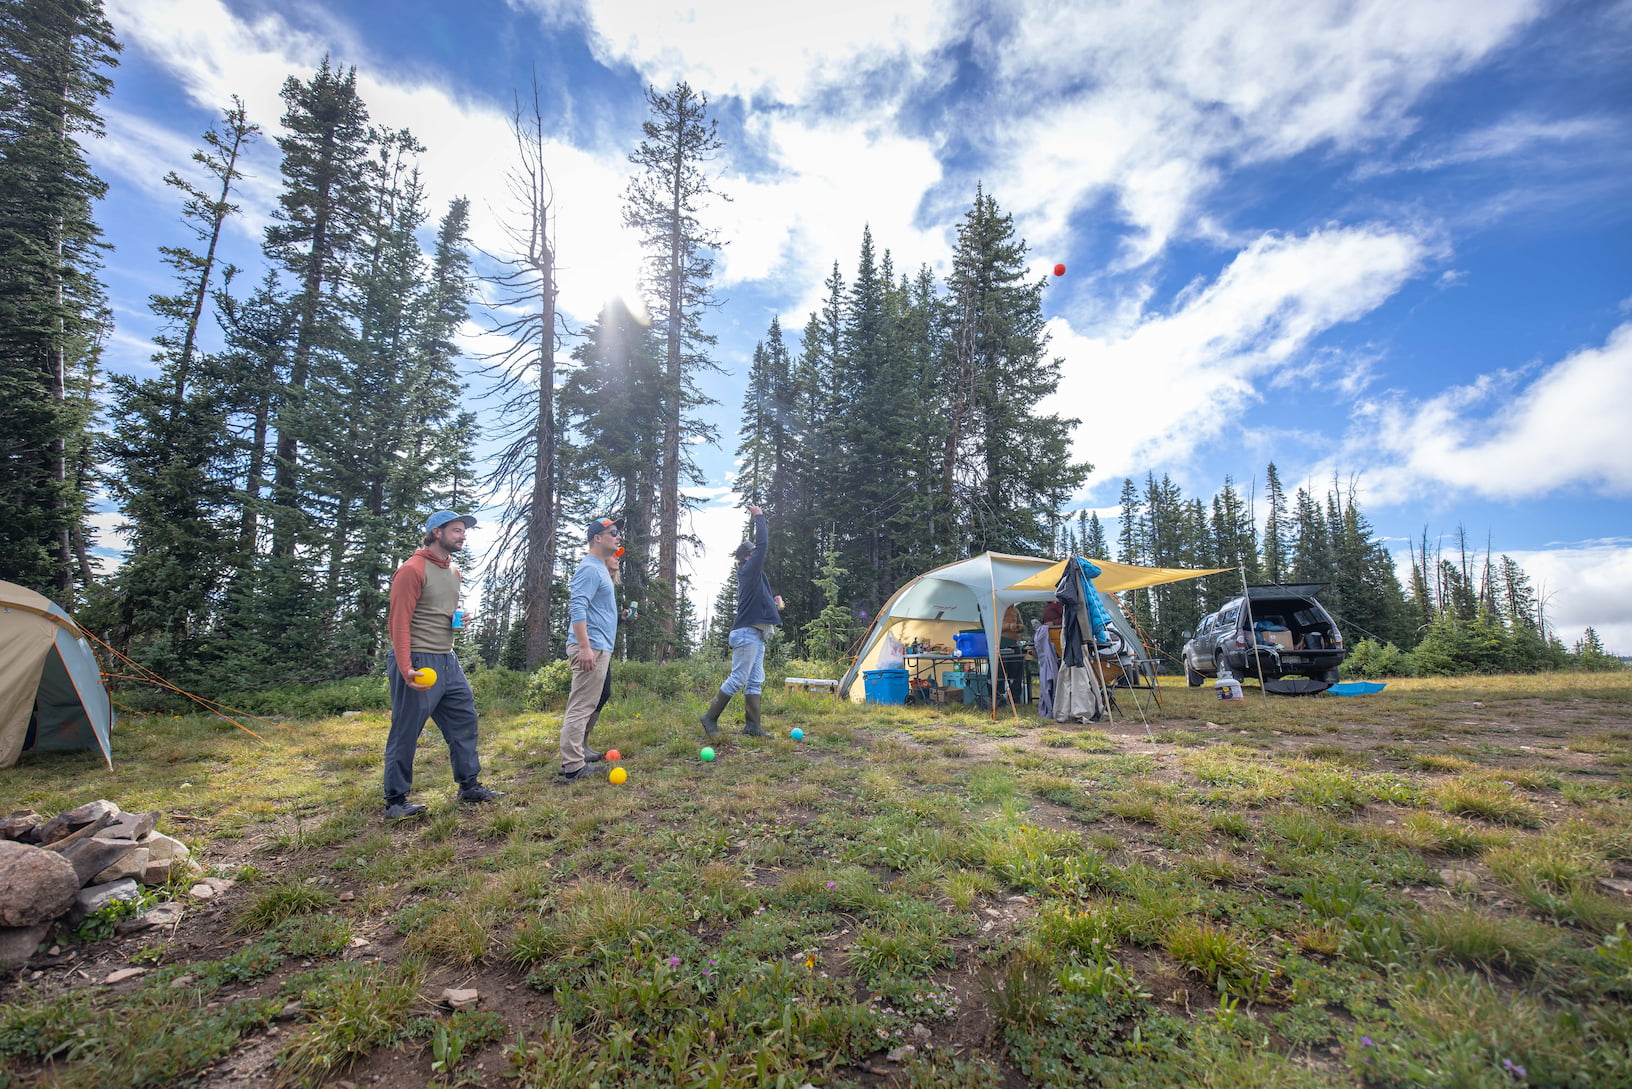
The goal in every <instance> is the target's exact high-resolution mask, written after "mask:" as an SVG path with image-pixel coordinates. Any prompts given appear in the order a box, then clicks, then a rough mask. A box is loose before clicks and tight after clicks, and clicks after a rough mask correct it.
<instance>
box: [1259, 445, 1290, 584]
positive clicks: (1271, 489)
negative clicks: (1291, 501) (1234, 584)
mask: <svg viewBox="0 0 1632 1089" xmlns="http://www.w3.org/2000/svg"><path fill="white" fill-rule="evenodd" d="M1264 499H1265V501H1266V502H1267V504H1268V506H1269V513H1268V515H1267V516H1266V517H1265V518H1264V539H1263V563H1262V565H1261V568H1260V569H1261V571H1262V573H1263V577H1264V578H1265V579H1266V580H1268V581H1269V582H1285V581H1286V579H1287V559H1286V537H1287V515H1286V492H1285V490H1283V489H1282V487H1281V474H1280V473H1279V472H1278V471H1277V470H1276V468H1275V463H1274V462H1273V461H1272V462H1270V463H1269V467H1268V468H1267V469H1265V470H1264Z"/></svg>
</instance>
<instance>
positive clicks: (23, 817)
mask: <svg viewBox="0 0 1632 1089" xmlns="http://www.w3.org/2000/svg"><path fill="white" fill-rule="evenodd" d="M44 823H45V818H44V817H42V816H40V815H39V814H38V813H36V812H34V811H33V810H32V809H18V810H14V811H13V812H11V813H10V814H8V815H6V816H4V817H0V839H10V840H16V841H17V842H18V843H38V842H40V825H42V824H44Z"/></svg>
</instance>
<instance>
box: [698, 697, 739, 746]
mask: <svg viewBox="0 0 1632 1089" xmlns="http://www.w3.org/2000/svg"><path fill="white" fill-rule="evenodd" d="M730 702H731V696H730V695H729V694H728V693H725V692H716V693H714V702H713V703H711V704H709V705H708V710H706V711H704V712H703V717H702V718H700V719H698V721H699V722H701V723H702V724H703V733H705V734H707V735H708V736H709V737H719V736H720V712H721V711H724V710H725V707H726V705H727V704H728V703H730Z"/></svg>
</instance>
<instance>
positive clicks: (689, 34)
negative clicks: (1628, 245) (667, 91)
mask: <svg viewBox="0 0 1632 1089" xmlns="http://www.w3.org/2000/svg"><path fill="white" fill-rule="evenodd" d="M530 6H533V7H536V8H538V9H540V10H541V11H543V12H544V13H545V14H546V15H548V16H550V17H552V18H558V17H559V16H560V15H561V14H562V12H563V8H564V7H565V5H563V4H560V3H557V2H554V0H532V2H531V4H530ZM574 6H576V5H574ZM575 14H577V15H578V17H580V18H582V19H584V20H585V21H586V22H587V24H588V28H589V30H590V32H591V34H592V35H593V39H594V45H595V50H596V52H597V54H598V55H599V56H600V57H601V59H602V60H603V62H605V63H608V64H617V63H626V64H630V65H632V66H633V67H635V68H636V69H637V70H638V71H639V72H640V74H641V76H642V77H643V78H644V79H646V80H647V81H649V82H652V83H655V84H657V85H658V86H659V87H662V86H672V85H673V84H674V83H675V82H676V81H678V80H682V79H683V80H686V81H688V82H689V83H690V84H691V85H692V86H693V87H694V88H696V89H697V90H699V91H703V92H705V93H707V94H708V95H710V96H715V95H724V94H731V95H738V96H741V97H743V98H749V99H751V98H758V97H766V96H768V97H771V98H774V99H776V100H778V101H781V102H800V101H803V100H804V99H805V98H806V97H807V96H808V95H809V94H811V93H812V91H813V90H814V89H815V88H817V87H818V86H821V85H828V84H833V83H839V82H843V81H844V80H846V79H849V78H851V77H853V76H854V75H855V74H856V73H857V72H858V71H860V70H862V69H865V68H882V67H884V66H886V65H893V66H896V67H898V68H899V67H900V66H905V67H906V68H908V69H909V70H912V71H913V72H915V71H916V70H917V69H918V67H919V66H920V65H922V64H923V63H924V60H925V58H926V57H927V56H928V55H929V54H931V53H932V52H933V51H934V50H935V49H936V48H937V47H938V46H939V45H940V44H941V43H943V42H944V41H945V40H946V39H947V37H948V36H949V35H950V33H951V31H952V29H953V28H954V27H955V26H956V15H957V12H956V9H955V7H954V6H953V5H949V4H944V3H937V2H936V0H892V2H891V3H889V4H884V5H880V4H878V3H874V2H870V0H828V2H826V3H822V4H808V5H807V4H766V3H761V2H758V0H709V2H708V3H703V4H691V5H685V4H680V5H676V4H670V3H663V2H661V0H593V2H590V3H586V4H584V5H583V7H582V8H580V9H578V10H577V12H575ZM901 74H902V75H906V74H911V73H910V72H909V73H901Z"/></svg>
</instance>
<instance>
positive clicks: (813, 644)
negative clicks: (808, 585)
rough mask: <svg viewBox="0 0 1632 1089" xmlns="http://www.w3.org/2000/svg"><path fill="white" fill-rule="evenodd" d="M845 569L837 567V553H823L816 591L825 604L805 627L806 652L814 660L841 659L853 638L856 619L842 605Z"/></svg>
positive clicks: (829, 550) (830, 551)
mask: <svg viewBox="0 0 1632 1089" xmlns="http://www.w3.org/2000/svg"><path fill="white" fill-rule="evenodd" d="M844 575H845V571H844V568H842V567H840V566H839V554H838V553H837V552H836V551H834V550H833V549H832V548H831V547H829V548H828V549H827V550H826V551H824V552H823V553H822V568H821V576H820V577H819V578H817V579H816V588H817V590H818V591H820V593H821V595H822V600H823V601H824V602H825V605H824V606H823V608H822V611H821V612H820V613H818V614H817V615H816V617H815V619H813V620H811V621H810V623H808V624H806V625H805V653H806V654H807V655H809V656H810V657H811V658H813V659H815V660H817V661H823V662H832V661H837V660H838V659H839V658H841V657H843V656H844V655H845V654H846V653H847V652H848V651H849V649H850V641H851V640H852V639H853V638H854V637H855V627H856V625H855V620H854V619H853V618H852V617H851V615H850V610H849V609H848V608H846V607H845V606H844V603H843V596H842V595H843V590H842V589H841V586H842V580H843V578H844Z"/></svg>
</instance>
